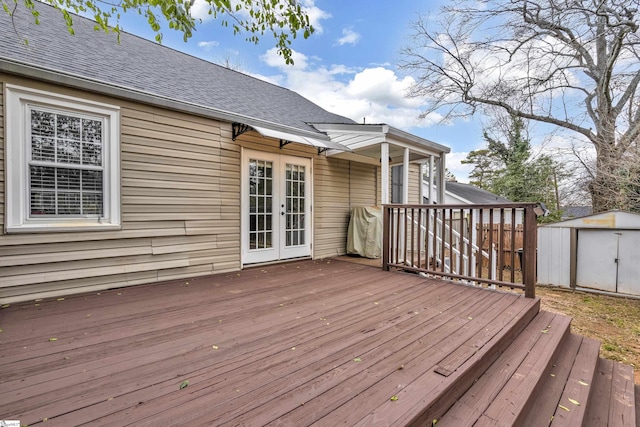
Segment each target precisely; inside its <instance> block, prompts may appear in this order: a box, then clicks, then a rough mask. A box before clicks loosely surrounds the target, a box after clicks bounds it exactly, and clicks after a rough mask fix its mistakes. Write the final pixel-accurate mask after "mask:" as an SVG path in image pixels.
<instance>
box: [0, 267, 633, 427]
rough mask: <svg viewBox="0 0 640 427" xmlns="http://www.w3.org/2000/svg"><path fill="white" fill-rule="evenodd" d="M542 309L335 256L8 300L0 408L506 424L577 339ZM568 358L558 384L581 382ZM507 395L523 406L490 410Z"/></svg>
mask: <svg viewBox="0 0 640 427" xmlns="http://www.w3.org/2000/svg"><path fill="white" fill-rule="evenodd" d="M538 310H539V301H538V300H537V299H530V298H524V297H522V296H518V295H516V294H510V293H505V292H497V291H491V290H486V289H481V288H474V287H469V286H464V285H459V284H454V283H450V282H446V281H442V280H434V279H427V278H423V277H420V276H418V275H414V274H408V273H400V272H384V271H382V270H380V269H377V268H373V267H370V266H366V265H356V264H352V263H348V262H343V261H338V260H325V261H301V262H293V263H287V264H280V265H273V266H269V267H264V268H253V269H247V270H243V271H241V272H238V273H229V274H224V275H216V276H208V277H203V278H197V279H192V280H180V281H173V282H168V283H164V284H154V285H145V286H135V287H129V288H121V289H114V290H110V291H106V292H101V293H98V294H95V293H93V294H83V295H76V296H72V297H67V298H65V299H62V300H56V299H53V300H44V301H37V302H30V303H27V304H17V305H12V306H10V307H7V308H4V309H2V310H0V328H2V332H1V333H0V346H1V347H0V348H1V349H2V350H1V352H0V420H1V419H18V420H20V421H21V423H22V424H23V425H24V424H27V425H29V426H34V425H44V426H75V425H91V426H96V425H97V426H129V425H131V426H133V425H135V426H158V425H189V426H200V425H202V426H210V425H243V426H245V425H246V426H249V425H256V426H257V425H274V426H275V425H291V426H301V425H319V426H336V425H360V426H369V425H384V426H386V425H411V424H415V425H431V423H432V422H433V419H436V418H437V419H440V418H441V420H442V425H455V426H457V425H462V424H459V423H458V421H457V420H459V419H462V420H471V418H472V417H470V415H469V414H471V413H473V414H476V415H477V417H476V418H475V419H477V420H480V421H478V422H479V424H477V425H511V424H513V420H518V421H522V420H526V419H528V418H527V416H530V415H529V414H530V411H529V412H528V410H530V409H531V408H537V407H538V403H535V399H536V398H538V397H539V395H540V393H539V389H540V388H542V387H547V385H545V384H544V383H543V382H542V381H538V382H537V383H536V384H537V385H536V384H533V385H532V386H531V387H529V389H528V391H526V392H524V391H523V390H524V387H523V386H529V385H531V384H529V383H531V382H532V381H533V380H532V378H533V377H535V378H537V379H538V380H540V378H542V379H545V378H547V376H548V373H549V370H550V369H551V368H550V366H552V365H553V364H554V363H556V361H557V360H558V358H559V357H560V355H561V354H564V353H563V352H562V351H558V350H557V348H562V346H563V345H565V343H566V342H569V341H571V343H570V345H571V346H572V347H571V348H578V347H580V345H581V343H582V342H583V340H582V339H580V342H579V343H576V339H577V338H574V339H568V338H567V337H572V336H573V335H571V334H570V333H569V332H568V329H569V320H568V318H566V317H564V316H560V315H554V314H551V313H544V312H543V313H540V314H539V313H538ZM544 330H546V331H547V332H545V333H541V331H544ZM584 342H585V343H586V344H585V348H590V349H591V350H590V351H591V353H593V352H594V343H593V342H590V341H584ZM545 349H546V350H545ZM575 353H576V354H578V353H579V352H578V351H577V350H576V351H575ZM595 353H596V354H595V357H596V360H597V351H596V352H595ZM566 358H567V360H568V358H569V357H566ZM574 359H575V355H574ZM516 360H518V362H517V363H515V361H516ZM557 363H558V365H560V364H561V363H560V362H557ZM564 365H566V366H568V367H567V368H566V369H565V370H566V371H567V372H566V379H565V383H567V384H569V382H568V381H570V380H571V379H572V378H573V380H574V382H575V381H581V380H582V378H583V377H582V376H579V375H578V374H577V373H574V374H573V376H572V372H573V371H572V369H571V367H574V370H577V369H579V368H580V369H581V367H580V366H578V365H576V364H575V363H573V362H571V363H570V362H569V361H565V362H564ZM564 365H563V366H564ZM598 366H599V365H598ZM597 369H600V370H601V371H603V372H604V374H603V375H602V376H603V377H606V375H607V373H608V375H609V376H612V377H613V378H615V375H612V373H613V371H615V369H614V368H612V367H609V366H599V368H598V367H596V366H595V365H594V367H593V370H592V371H593V372H596V370H597ZM607 369H608V370H607ZM563 372H564V371H563ZM593 372H592V373H593ZM531 373H533V374H534V375H533V377H532V375H531ZM559 375H560V374H559ZM561 375H565V374H564V373H563V374H561ZM578 377H579V378H580V379H577V378H578ZM492 378H499V379H500V384H498V383H495V382H494V381H490V380H491V379H492ZM631 378H633V376H632V377H631ZM517 379H519V381H520V382H518V380H517ZM613 382H615V381H613ZM563 384H564V383H563ZM609 384H611V382H610V383H609ZM623 385H624V386H625V387H627V388H628V384H623ZM611 387H612V386H611V385H610V387H609V389H611ZM557 388H558V389H559V391H558V393H559V397H558V399H560V398H561V397H560V396H561V395H562V392H563V390H565V387H564V386H563V387H559V386H558V387H557ZM633 390H634V387H633V380H631V395H630V396H631V401H632V403H633V405H632V409H635V401H634V399H635V395H634V394H633ZM579 391H581V392H583V393H584V390H579ZM604 393H605V392H603V395H604ZM612 393H613V392H611V391H610V393H609V394H608V395H607V397H608V396H610V395H612ZM587 394H589V393H587ZM501 395H503V396H504V399H501V398H500V396H501ZM474 396H475V397H474ZM478 396H479V398H478ZM572 396H573V395H572ZM626 397H627V396H626V395H625V398H626ZM548 400H549V402H546V405H547V406H548V407H549V408H552V409H554V410H556V409H557V407H558V404H557V401H556V402H554V401H552V399H548ZM504 402H509V403H510V404H511V405H513V403H514V402H515V403H517V404H519V405H520V406H521V407H522V411H520V412H522V413H521V414H520V413H519V414H516V418H509V417H507V418H505V420H507V421H504V422H495V421H496V420H501V419H502V418H501V416H502V413H503V412H504V405H505V403H504ZM607 402H613V403H612V404H613V405H615V404H617V403H616V402H617V400H616V399H613V398H611V399H608V400H607ZM540 405H542V403H540ZM623 406H624V405H623ZM540 407H542V406H540ZM610 407H611V405H609V406H607V411H609V408H610ZM549 410H551V409H549ZM624 410H625V411H626V412H625V413H624V416H625V417H627V416H633V423H634V424H635V412H630V411H629V410H628V409H624ZM613 412H614V411H613V409H612V410H611V411H609V412H608V413H613ZM587 415H588V414H587ZM611 417H614V419H615V416H613V415H610V418H611ZM615 420H616V421H617V419H615ZM473 422H475V421H473ZM473 422H469V423H468V424H469V425H471V424H473ZM439 425H440V423H439ZM531 425H536V423H533V424H531ZM565 425H573V424H565ZM593 425H596V424H593ZM601 425H602V424H601ZM610 425H633V424H610Z"/></svg>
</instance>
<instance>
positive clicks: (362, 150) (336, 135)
mask: <svg viewBox="0 0 640 427" xmlns="http://www.w3.org/2000/svg"><path fill="white" fill-rule="evenodd" d="M312 125H313V127H315V128H316V129H317V130H319V131H320V132H324V133H326V134H327V135H329V137H330V138H331V140H332V141H334V142H337V143H339V144H342V145H343V146H346V147H348V148H349V149H350V150H351V151H352V153H342V152H338V151H334V150H330V151H328V152H327V156H337V157H339V158H345V159H347V157H349V158H350V159H352V160H358V159H356V158H355V157H354V156H357V157H358V158H360V159H361V160H360V161H365V162H366V163H375V162H379V161H380V144H381V143H388V144H389V156H390V157H391V160H390V163H391V164H396V163H402V160H403V156H404V150H405V148H408V149H409V161H410V162H421V161H424V160H425V159H428V158H429V157H432V156H433V157H444V155H446V154H447V153H449V152H450V151H451V149H450V148H449V147H446V146H444V145H441V144H437V143H435V142H433V141H430V140H428V139H424V138H420V137H419V136H416V135H413V134H410V133H408V132H405V131H402V130H400V129H396V128H394V127H392V126H389V125H386V124H371V125H363V124H332V123H313V124H312ZM365 159H367V160H365Z"/></svg>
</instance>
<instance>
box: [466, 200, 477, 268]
mask: <svg viewBox="0 0 640 427" xmlns="http://www.w3.org/2000/svg"><path fill="white" fill-rule="evenodd" d="M467 230H468V234H469V244H468V245H467V254H468V255H469V258H468V259H467V263H468V265H469V266H468V267H467V275H468V276H475V274H476V273H475V271H474V270H473V266H474V262H473V209H469V225H468V227H467Z"/></svg>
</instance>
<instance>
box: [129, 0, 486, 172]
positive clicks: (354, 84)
mask: <svg viewBox="0 0 640 427" xmlns="http://www.w3.org/2000/svg"><path fill="white" fill-rule="evenodd" d="M200 1H202V0H197V1H196V3H195V4H194V10H195V11H196V12H197V10H198V7H199V2H200ZM441 1H446V0H436V1H434V0H424V1H415V0H396V1H393V2H390V1H382V0H367V1H365V0H348V1H338V0H302V1H301V2H302V3H303V5H304V6H305V8H306V11H307V14H308V15H309V17H310V20H311V23H312V25H313V26H314V28H315V29H316V31H315V33H314V34H312V35H311V37H310V38H308V39H304V38H303V37H298V38H297V39H295V40H294V41H293V44H292V48H293V51H294V54H293V59H294V61H295V64H294V65H293V66H292V65H286V64H285V62H284V60H283V59H282V58H281V57H279V56H278V55H277V53H276V49H275V47H274V46H275V39H274V38H273V37H272V36H271V35H269V34H265V35H264V36H262V37H261V39H260V43H259V44H258V45H254V44H253V43H251V42H247V41H246V40H245V36H244V35H235V36H234V35H233V32H232V30H231V29H230V28H223V27H222V26H221V25H220V22H219V21H215V20H213V19H209V20H207V18H208V17H207V16H206V15H203V16H204V17H205V20H204V21H203V22H202V23H200V24H198V27H197V31H196V32H195V33H194V35H193V37H192V38H191V39H189V41H188V42H186V43H185V42H184V41H183V38H182V34H181V33H177V32H175V31H173V30H170V29H168V28H167V29H164V30H163V44H164V45H165V46H168V47H171V48H174V49H177V50H180V51H183V52H185V53H188V54H190V55H193V56H197V57H200V58H203V59H205V60H208V61H211V62H216V63H228V64H229V65H230V66H231V67H233V68H235V69H238V70H239V71H242V72H244V73H246V74H250V75H252V76H254V77H257V78H261V79H264V80H267V81H269V82H272V83H275V84H278V85H280V86H283V87H286V88H289V89H291V90H293V91H295V92H298V93H299V94H301V95H302V96H304V97H306V98H308V99H309V100H311V101H312V102H314V103H316V104H318V105H320V106H321V107H323V108H324V109H326V110H328V111H331V112H333V113H337V114H340V115H343V116H346V117H349V118H351V119H353V120H355V121H356V122H359V123H362V122H363V121H365V122H366V123H387V124H389V125H391V126H394V127H397V128H399V129H402V130H405V131H408V132H411V133H413V134H415V135H418V136H420V137H423V138H426V139H429V140H431V141H434V142H437V143H439V144H443V145H446V146H448V147H450V148H451V153H450V154H449V155H448V156H447V167H448V169H449V170H450V172H452V173H453V174H454V175H455V176H456V178H457V179H458V181H461V182H468V176H467V175H468V173H469V171H470V169H471V168H470V167H469V166H468V165H462V164H461V163H460V161H461V160H462V159H464V158H465V157H466V155H467V153H468V152H469V151H471V150H475V149H478V148H481V147H482V146H483V145H484V140H483V138H482V123H481V120H480V118H477V119H474V120H458V121H455V122H453V123H449V124H440V123H439V117H437V116H428V117H426V118H425V119H422V120H420V119H418V116H419V114H420V113H421V111H422V110H423V108H424V102H423V100H420V99H416V98H413V99H410V98H407V97H405V94H406V91H407V89H408V87H409V86H410V85H411V83H413V78H412V77H411V76H409V75H407V74H406V73H405V72H403V71H402V70H399V68H398V64H399V63H400V62H401V60H402V56H401V53H400V51H401V49H402V48H403V47H406V46H409V44H410V43H411V37H410V35H411V29H410V23H411V21H412V20H415V18H416V17H417V14H437V12H438V6H439V4H440V3H441ZM121 25H122V27H123V28H124V30H125V31H127V32H130V33H133V34H136V35H139V36H142V37H145V38H148V39H151V40H153V38H154V34H153V33H152V31H151V30H150V29H149V28H148V24H147V23H146V22H145V21H144V20H143V19H142V20H141V19H140V18H139V17H137V16H136V15H130V14H127V15H125V16H124V17H123V19H122V20H121ZM189 78H193V79H195V80H196V81H197V79H204V78H206V76H190V77H189Z"/></svg>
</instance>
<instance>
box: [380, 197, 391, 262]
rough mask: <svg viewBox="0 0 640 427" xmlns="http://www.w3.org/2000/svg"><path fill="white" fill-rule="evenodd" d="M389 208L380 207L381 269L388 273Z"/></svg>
mask: <svg viewBox="0 0 640 427" xmlns="http://www.w3.org/2000/svg"><path fill="white" fill-rule="evenodd" d="M389 209H390V208H389V206H387V205H383V206H382V269H383V270H384V271H389V251H390V250H391V249H390V248H389V242H390V236H389V232H390V231H391V215H390V214H389Z"/></svg>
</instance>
